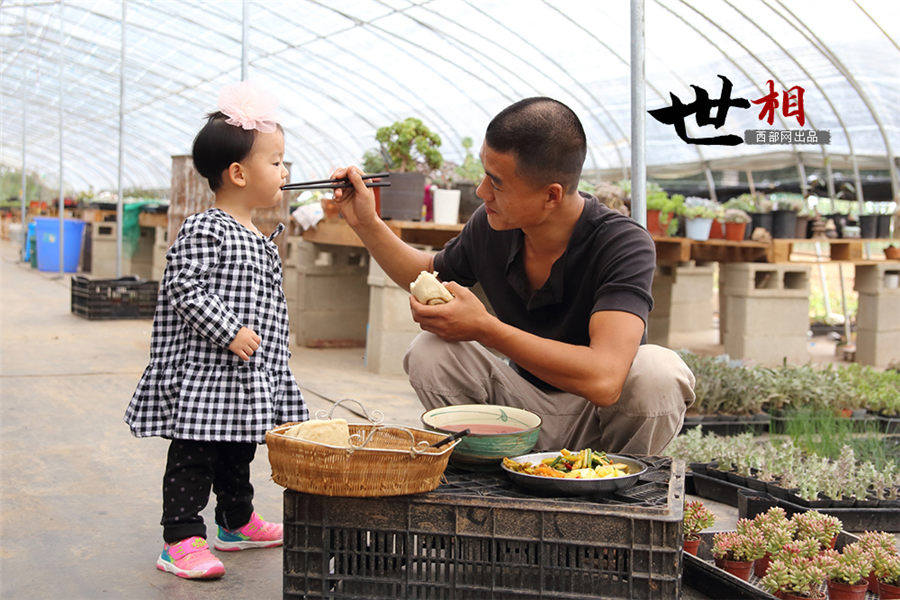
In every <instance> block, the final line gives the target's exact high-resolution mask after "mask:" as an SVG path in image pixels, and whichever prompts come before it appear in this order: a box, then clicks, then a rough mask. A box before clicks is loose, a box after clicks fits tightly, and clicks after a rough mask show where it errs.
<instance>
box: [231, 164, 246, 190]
mask: <svg viewBox="0 0 900 600" xmlns="http://www.w3.org/2000/svg"><path fill="white" fill-rule="evenodd" d="M227 177H228V180H229V181H231V183H233V184H234V185H236V186H238V187H244V186H245V185H247V179H246V177H245V176H244V168H243V167H242V166H241V163H236V162H233V163H231V164H230V165H228V172H227Z"/></svg>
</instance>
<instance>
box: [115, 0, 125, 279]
mask: <svg viewBox="0 0 900 600" xmlns="http://www.w3.org/2000/svg"><path fill="white" fill-rule="evenodd" d="M119 33H120V34H121V42H120V45H119V172H118V176H117V179H118V181H117V185H118V201H117V202H116V223H117V224H116V277H122V237H123V231H122V225H123V224H124V221H125V215H124V213H125V197H124V196H123V195H122V162H123V156H124V154H125V146H124V145H123V144H122V131H123V122H124V120H125V106H124V103H125V0H122V20H121V21H120V22H119Z"/></svg>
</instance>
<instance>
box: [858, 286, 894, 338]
mask: <svg viewBox="0 0 900 600" xmlns="http://www.w3.org/2000/svg"><path fill="white" fill-rule="evenodd" d="M888 291H890V292H893V291H894V290H885V291H883V292H882V293H880V294H868V293H862V292H860V294H859V305H858V309H857V315H856V325H857V327H859V328H860V329H869V330H872V331H879V332H881V331H897V330H900V293H886V292H888Z"/></svg>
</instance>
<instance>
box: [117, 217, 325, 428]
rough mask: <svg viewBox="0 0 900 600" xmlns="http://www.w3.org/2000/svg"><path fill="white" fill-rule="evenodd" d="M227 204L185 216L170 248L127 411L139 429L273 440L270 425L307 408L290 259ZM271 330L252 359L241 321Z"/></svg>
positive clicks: (263, 332)
mask: <svg viewBox="0 0 900 600" xmlns="http://www.w3.org/2000/svg"><path fill="white" fill-rule="evenodd" d="M283 230H284V225H279V226H278V228H277V229H276V230H275V232H274V233H272V235H270V236H269V237H268V238H262V237H259V236H258V235H256V234H254V233H252V232H251V231H250V230H249V229H247V228H246V227H244V226H243V225H241V224H240V223H238V222H237V221H236V220H235V219H234V218H233V217H232V216H231V215H229V214H228V213H226V212H225V211H223V210H221V209H218V208H210V209H209V210H207V211H205V212H203V213H199V214H196V215H192V216H190V217H188V218H187V220H185V222H184V225H182V227H181V230H180V231H179V232H178V238H177V239H176V240H175V243H174V244H172V247H171V248H170V249H169V252H168V254H167V256H166V258H167V259H168V265H167V266H166V271H165V275H164V276H163V280H162V282H161V283H160V287H159V297H158V299H157V304H156V314H155V315H154V318H153V337H152V340H151V344H150V364H149V366H148V367H147V368H146V369H145V370H144V375H143V377H141V380H140V382H139V383H138V385H137V389H136V390H135V392H134V396H133V397H132V398H131V403H130V404H129V405H128V409H127V410H126V411H125V422H126V423H128V425H129V426H131V431H132V433H134V435H136V436H138V437H146V436H154V435H157V436H162V437H165V438H175V439H185V440H200V441H219V442H264V441H265V433H266V430H268V429H271V428H272V427H274V426H275V425H278V424H280V423H285V422H288V421H305V420H306V419H307V418H308V412H307V409H306V403H305V402H304V400H303V395H302V393H301V392H300V388H299V387H298V385H297V381H296V380H295V379H294V376H293V375H292V374H291V371H290V369H289V367H288V358H289V357H290V353H289V351H288V332H289V330H288V314H287V305H286V303H285V299H284V292H283V291H282V286H281V282H282V269H281V259H280V257H279V256H278V248H277V246H276V245H275V243H274V242H273V241H272V239H273V238H275V236H277V235H279V234H280V233H281V232H282V231H283ZM242 326H245V327H249V328H250V329H252V330H254V331H255V332H256V333H257V334H259V336H260V338H262V342H261V343H260V346H259V349H258V350H257V351H256V352H254V353H253V355H252V356H251V357H250V360H249V361H246V362H245V361H243V360H241V359H240V358H239V357H238V356H237V355H235V354H234V353H232V352H231V351H230V350H229V349H228V345H229V344H230V343H231V341H232V340H233V339H234V337H235V335H237V332H238V330H239V329H240V328H241V327H242Z"/></svg>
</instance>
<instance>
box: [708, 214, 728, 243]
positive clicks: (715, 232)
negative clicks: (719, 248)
mask: <svg viewBox="0 0 900 600" xmlns="http://www.w3.org/2000/svg"><path fill="white" fill-rule="evenodd" d="M722 225H724V223H722V221H720V220H718V219H713V222H712V225H711V226H710V228H709V239H711V240H721V239H724V238H725V235H724V228H723V227H722Z"/></svg>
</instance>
